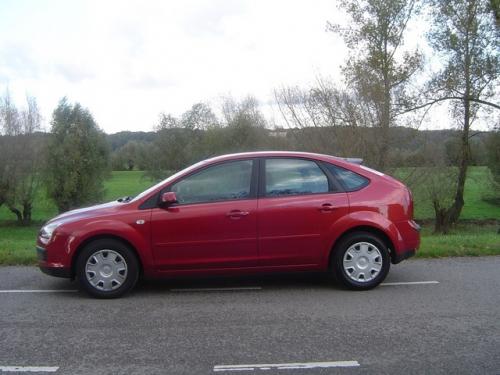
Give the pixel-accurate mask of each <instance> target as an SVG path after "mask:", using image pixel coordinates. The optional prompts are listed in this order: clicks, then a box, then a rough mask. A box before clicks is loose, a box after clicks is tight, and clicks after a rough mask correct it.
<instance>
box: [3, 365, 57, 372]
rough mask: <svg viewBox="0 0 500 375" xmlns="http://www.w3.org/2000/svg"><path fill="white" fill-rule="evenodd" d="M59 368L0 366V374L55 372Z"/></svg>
mask: <svg viewBox="0 0 500 375" xmlns="http://www.w3.org/2000/svg"><path fill="white" fill-rule="evenodd" d="M57 370H59V367H49V366H0V372H56V371H57Z"/></svg>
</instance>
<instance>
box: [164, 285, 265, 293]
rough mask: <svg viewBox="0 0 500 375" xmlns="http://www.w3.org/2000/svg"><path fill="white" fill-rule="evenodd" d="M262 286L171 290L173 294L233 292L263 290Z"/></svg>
mask: <svg viewBox="0 0 500 375" xmlns="http://www.w3.org/2000/svg"><path fill="white" fill-rule="evenodd" d="M261 289H262V287H260V286H241V287H230V288H176V289H170V291H171V292H233V291H239V290H261Z"/></svg>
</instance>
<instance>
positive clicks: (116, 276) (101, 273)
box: [75, 238, 139, 298]
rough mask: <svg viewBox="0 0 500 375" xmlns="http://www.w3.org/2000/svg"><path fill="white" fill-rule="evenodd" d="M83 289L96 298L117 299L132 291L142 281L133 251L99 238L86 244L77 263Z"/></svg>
mask: <svg viewBox="0 0 500 375" xmlns="http://www.w3.org/2000/svg"><path fill="white" fill-rule="evenodd" d="M75 271H76V277H77V279H78V281H79V283H80V285H81V287H82V288H83V289H84V290H85V291H86V292H87V293H88V294H90V295H91V296H93V297H96V298H117V297H121V296H122V295H124V294H125V293H127V292H128V291H130V290H131V289H132V288H133V287H134V286H135V284H136V283H137V280H138V279H139V262H138V260H137V257H136V255H135V253H134V251H133V250H132V249H131V248H130V247H129V246H127V245H126V244H124V243H122V242H120V241H118V240H115V239H111V238H110V239H100V240H96V241H92V242H91V243H89V244H88V245H86V246H85V247H84V248H83V250H82V251H81V253H80V254H79V256H78V259H77V261H76V270H75Z"/></svg>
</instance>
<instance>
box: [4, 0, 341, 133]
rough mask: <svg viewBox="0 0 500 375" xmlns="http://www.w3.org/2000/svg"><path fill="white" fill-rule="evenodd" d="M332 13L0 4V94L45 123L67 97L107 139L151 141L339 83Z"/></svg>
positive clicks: (202, 1) (252, 6)
mask: <svg viewBox="0 0 500 375" xmlns="http://www.w3.org/2000/svg"><path fill="white" fill-rule="evenodd" d="M338 13H339V12H338V10H337V9H336V7H335V2H334V1H331V0H325V1H323V0H315V1H290V0H284V1H274V0H266V1H264V0H262V1H251V0H250V1H243V0H242V1H235V0H227V1H223V0H199V1H136V2H135V1H75V0H71V1H35V0H34V1H22V0H12V1H9V0H2V1H0V89H1V90H2V92H4V90H5V88H6V87H9V90H10V91H11V94H12V95H13V96H14V98H15V100H16V102H17V103H18V104H20V103H21V102H22V101H23V100H24V97H25V95H26V93H29V94H31V95H34V96H36V97H37V99H38V102H39V105H40V107H41V109H42V111H43V115H44V118H45V122H46V123H47V124H48V123H49V122H50V116H51V112H52V110H53V109H54V107H55V106H56V105H57V102H58V100H59V99H60V98H61V97H63V96H67V97H68V98H69V99H70V100H71V101H78V102H80V103H81V104H83V105H84V106H86V107H88V108H89V109H90V110H91V111H92V113H93V114H94V116H95V118H96V120H97V122H98V123H99V125H100V126H101V128H103V129H104V130H105V131H106V132H109V133H111V132H116V131H119V130H150V129H152V126H153V125H154V123H155V122H156V121H157V119H158V115H159V113H160V112H162V111H165V112H171V113H173V114H175V115H179V114H180V113H182V112H183V111H185V110H187V109H189V108H190V106H191V105H192V104H193V103H196V102H200V101H202V102H207V103H209V104H211V105H213V106H217V105H218V103H219V102H220V98H221V97H222V96H225V95H233V96H234V97H236V98H240V97H243V96H245V95H254V96H256V97H257V98H258V99H259V100H260V101H261V102H262V103H266V102H268V101H270V100H271V99H272V92H273V89H274V88H277V87H279V86H281V85H285V84H286V85H295V84H297V85H306V84H308V83H311V82H312V81H314V79H315V77H316V76H317V75H318V74H323V75H328V76H335V75H338V74H339V69H338V66H339V64H340V63H342V61H343V60H344V58H345V48H344V47H343V44H342V42H341V41H340V40H339V39H338V38H337V37H336V36H335V35H333V34H332V33H328V32H326V31H325V25H326V21H327V20H332V21H335V20H336V17H338Z"/></svg>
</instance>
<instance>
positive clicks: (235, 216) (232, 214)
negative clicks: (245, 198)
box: [226, 210, 250, 219]
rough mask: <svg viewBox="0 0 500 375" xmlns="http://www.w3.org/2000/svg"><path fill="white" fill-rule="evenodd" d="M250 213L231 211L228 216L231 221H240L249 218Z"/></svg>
mask: <svg viewBox="0 0 500 375" xmlns="http://www.w3.org/2000/svg"><path fill="white" fill-rule="evenodd" d="M249 213H250V212H248V211H240V210H232V211H229V212H228V213H227V214H226V216H227V217H230V218H231V219H239V218H240V217H244V216H248V214H249Z"/></svg>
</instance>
